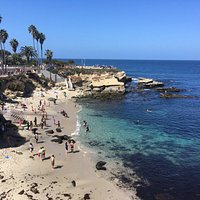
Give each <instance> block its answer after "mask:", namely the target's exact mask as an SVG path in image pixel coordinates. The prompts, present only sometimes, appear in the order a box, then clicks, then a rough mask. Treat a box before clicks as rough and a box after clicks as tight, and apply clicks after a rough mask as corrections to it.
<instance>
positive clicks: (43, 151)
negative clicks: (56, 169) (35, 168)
mask: <svg viewBox="0 0 200 200" xmlns="http://www.w3.org/2000/svg"><path fill="white" fill-rule="evenodd" d="M45 153H46V152H45V148H44V147H42V155H41V158H42V161H43V160H44V159H45Z"/></svg>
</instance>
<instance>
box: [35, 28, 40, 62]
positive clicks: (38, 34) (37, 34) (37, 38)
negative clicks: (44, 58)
mask: <svg viewBox="0 0 200 200" xmlns="http://www.w3.org/2000/svg"><path fill="white" fill-rule="evenodd" d="M35 39H36V41H37V56H38V57H37V60H38V64H39V46H38V45H39V44H38V43H39V39H40V33H39V31H38V30H36V31H35Z"/></svg>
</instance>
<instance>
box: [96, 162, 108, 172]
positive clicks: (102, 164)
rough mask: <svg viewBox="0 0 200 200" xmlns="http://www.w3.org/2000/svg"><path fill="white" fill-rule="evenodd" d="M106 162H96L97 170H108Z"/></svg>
mask: <svg viewBox="0 0 200 200" xmlns="http://www.w3.org/2000/svg"><path fill="white" fill-rule="evenodd" d="M105 164H106V162H105V161H99V162H98V163H97V164H96V169H97V170H106V167H105V166H104V165H105Z"/></svg>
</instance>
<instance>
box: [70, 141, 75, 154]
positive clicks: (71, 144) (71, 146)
mask: <svg viewBox="0 0 200 200" xmlns="http://www.w3.org/2000/svg"><path fill="white" fill-rule="evenodd" d="M69 145H70V148H71V153H73V152H74V143H73V141H71V142H70V143H69Z"/></svg>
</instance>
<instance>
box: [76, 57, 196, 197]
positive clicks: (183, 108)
mask: <svg viewBox="0 0 200 200" xmlns="http://www.w3.org/2000/svg"><path fill="white" fill-rule="evenodd" d="M86 62H88V63H89V64H108V65H115V66H117V67H119V68H120V69H123V70H125V71H126V72H127V74H128V75H129V76H131V77H133V78H137V77H141V76H142V77H150V78H155V79H158V80H161V81H164V83H165V84H166V86H167V87H171V86H175V87H178V88H182V89H185V91H183V92H181V94H186V95H191V96H194V97H195V98H192V99H161V98H159V93H158V92H155V91H151V90H145V91H144V92H142V93H129V94H127V95H125V97H124V99H122V100H115V101H103V102H102V101H99V102H97V101H87V102H85V103H84V102H83V103H82V111H81V112H80V113H79V120H80V122H81V121H83V120H86V121H87V122H88V123H89V126H90V130H91V131H90V132H89V133H85V130H84V129H83V128H81V129H80V135H79V138H80V140H82V141H83V143H84V144H85V145H86V146H88V147H89V148H91V149H92V150H93V151H95V152H96V156H97V157H100V158H104V159H106V160H107V161H108V162H113V163H117V162H119V163H120V170H122V172H123V170H124V175H125V176H127V177H125V176H124V177H121V178H122V180H123V181H124V182H126V183H127V184H128V185H129V186H133V187H136V186H137V193H138V196H140V197H141V198H142V199H144V200H153V199H177V200H186V199H187V200H188V199H190V200H195V199H200V154H199V151H200V99H199V97H200V85H199V78H200V62H197V61H127V60H125V61H121V60H86ZM95 62H96V63H95ZM127 169H130V173H131V171H133V173H132V175H130V173H128V174H127V173H126V172H127ZM134 173H136V175H137V176H138V177H139V178H140V179H141V181H137V182H134V181H133V180H132V179H131V180H130V177H131V176H133V174H134ZM122 174H123V173H122Z"/></svg>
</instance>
